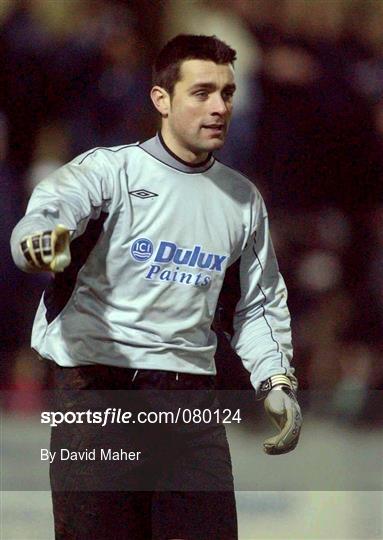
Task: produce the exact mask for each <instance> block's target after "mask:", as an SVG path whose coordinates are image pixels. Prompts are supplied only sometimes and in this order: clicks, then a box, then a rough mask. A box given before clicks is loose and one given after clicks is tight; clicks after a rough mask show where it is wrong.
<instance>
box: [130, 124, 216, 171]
mask: <svg viewBox="0 0 383 540" xmlns="http://www.w3.org/2000/svg"><path fill="white" fill-rule="evenodd" d="M139 146H140V148H142V149H143V150H145V152H147V153H148V154H150V155H151V156H153V157H155V158H156V159H158V160H159V161H161V162H162V163H165V164H166V165H169V167H172V168H173V169H177V171H181V172H186V173H201V172H205V171H207V170H208V169H210V167H211V166H212V165H213V163H214V161H215V160H214V157H213V155H212V154H209V155H208V157H207V158H206V159H205V161H203V162H202V163H197V164H193V163H188V162H187V161H184V160H182V159H181V158H179V157H178V156H176V155H175V154H174V153H173V152H172V151H171V150H170V148H168V147H167V146H166V144H165V142H164V140H163V138H162V136H161V133H157V135H156V136H155V137H153V138H152V139H148V140H147V141H145V142H143V143H141V144H140V145H139Z"/></svg>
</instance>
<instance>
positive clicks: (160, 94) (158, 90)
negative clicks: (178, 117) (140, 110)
mask: <svg viewBox="0 0 383 540" xmlns="http://www.w3.org/2000/svg"><path fill="white" fill-rule="evenodd" d="M150 97H151V99H152V101H153V105H154V106H155V108H156V109H157V111H158V112H159V113H160V114H161V116H162V117H163V118H166V117H167V116H168V114H169V110H170V96H169V94H168V92H167V91H166V90H165V89H164V88H162V87H161V86H153V88H152V89H151V92H150Z"/></svg>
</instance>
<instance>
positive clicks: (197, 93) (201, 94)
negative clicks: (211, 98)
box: [194, 90, 208, 98]
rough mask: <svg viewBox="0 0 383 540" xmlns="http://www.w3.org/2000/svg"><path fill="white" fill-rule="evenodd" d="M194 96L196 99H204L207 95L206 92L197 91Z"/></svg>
mask: <svg viewBox="0 0 383 540" xmlns="http://www.w3.org/2000/svg"><path fill="white" fill-rule="evenodd" d="M194 95H195V96H197V97H201V98H205V97H207V95H208V93H207V92H206V90H199V91H198V92H196V93H195V94H194Z"/></svg>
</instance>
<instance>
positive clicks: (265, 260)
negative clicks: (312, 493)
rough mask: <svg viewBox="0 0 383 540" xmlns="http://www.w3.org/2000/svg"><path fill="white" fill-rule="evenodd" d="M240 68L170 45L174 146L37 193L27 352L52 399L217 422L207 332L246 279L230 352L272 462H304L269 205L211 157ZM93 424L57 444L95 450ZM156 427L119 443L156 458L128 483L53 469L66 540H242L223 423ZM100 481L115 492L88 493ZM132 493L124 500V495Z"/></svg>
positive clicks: (160, 138)
mask: <svg viewBox="0 0 383 540" xmlns="http://www.w3.org/2000/svg"><path fill="white" fill-rule="evenodd" d="M235 54H236V53H235V51H234V50H233V49H231V48H230V47H228V46H227V45H226V44H225V43H223V42H221V41H220V40H218V39H217V38H215V37H207V36H192V35H179V36H177V37H176V38H174V39H173V40H171V41H170V42H169V43H168V44H167V45H166V46H165V47H164V49H163V50H162V51H161V52H160V54H159V56H158V58H157V60H156V62H155V65H154V86H153V88H152V90H151V98H152V101H153V103H154V106H155V107H156V109H157V110H158V112H159V113H160V115H161V119H162V123H161V132H160V133H159V134H158V135H157V136H156V137H154V138H152V139H150V140H148V141H145V142H143V143H136V144H133V145H127V146H120V147H114V148H95V149H93V150H90V151H89V152H86V153H85V154H83V155H81V156H79V157H77V158H75V159H74V160H73V161H72V162H70V163H69V164H67V165H65V166H64V167H62V168H61V169H59V170H58V171H57V172H55V173H54V174H53V175H51V176H50V177H49V178H47V179H46V180H45V181H43V182H41V183H40V184H39V185H38V186H37V188H36V189H35V191H34V193H33V195H32V197H31V200H30V203H29V206H28V209H27V213H26V216H25V217H24V218H23V219H22V220H21V221H20V223H19V224H18V225H17V227H16V228H15V230H14V232H13V236H12V240H11V244H12V253H13V257H14V260H15V262H16V264H17V265H18V266H19V267H20V268H22V269H23V270H25V271H41V270H42V271H53V272H54V273H55V277H54V280H53V283H52V285H51V287H50V288H49V289H48V290H47V291H46V292H45V293H44V295H43V298H42V300H41V303H40V306H39V309H38V312H37V315H36V320H35V324H34V328H33V334H32V347H33V348H34V349H35V350H36V351H37V352H38V353H39V355H40V356H41V357H43V358H45V359H48V360H50V361H52V362H51V365H52V366H54V371H55V385H56V388H59V389H61V390H62V389H75V390H76V391H77V390H82V389H90V390H92V391H94V393H93V394H92V398H91V400H93V401H97V399H102V396H101V394H97V391H98V390H100V389H101V390H104V389H115V390H132V389H134V390H145V391H149V394H148V395H149V397H147V396H148V395H145V397H143V398H142V399H141V398H140V399H139V400H136V399H132V398H131V395H132V394H133V395H134V393H132V392H130V393H129V396H128V397H123V403H125V405H126V403H128V404H129V406H131V407H133V409H134V408H135V407H136V408H137V409H139V408H140V407H143V408H144V409H145V410H147V411H148V410H158V411H160V410H166V407H169V409H170V410H173V411H175V410H176V409H177V407H179V406H180V405H181V406H182V408H183V410H184V409H186V408H187V407H189V408H190V409H193V410H195V409H196V408H197V409H204V410H205V409H206V410H209V411H211V412H214V411H216V410H217V404H216V397H215V395H214V390H213V388H212V386H213V385H214V375H215V365H214V352H215V348H216V336H215V334H214V332H213V331H212V330H211V324H212V320H213V317H214V314H215V311H216V306H217V302H218V297H219V294H220V291H221V289H222V287H223V283H224V277H225V273H226V271H227V269H228V268H229V267H230V269H233V268H234V269H238V270H239V273H240V299H239V302H238V303H237V306H236V311H235V317H234V323H233V331H234V335H233V339H232V346H233V347H234V348H235V350H236V352H237V353H238V355H239V356H240V357H241V359H242V361H243V364H244V366H245V367H246V368H247V370H248V371H249V372H250V378H251V382H252V384H253V386H254V388H255V391H256V393H257V394H258V396H259V397H266V400H265V406H266V409H267V411H268V412H269V414H270V415H271V417H272V419H273V420H274V421H275V422H276V424H277V425H278V427H279V429H280V433H279V434H278V435H277V436H275V437H273V438H271V439H269V440H268V441H266V442H265V444H264V446H265V450H266V452H267V453H270V454H279V453H284V452H287V451H289V450H291V449H293V448H294V447H295V445H296V443H297V441H298V437H299V431H300V425H301V414H300V409H299V406H298V404H297V402H296V399H295V390H296V379H295V377H294V375H293V371H294V370H293V369H292V368H291V367H290V362H289V361H290V358H291V339H290V318H289V313H288V309H287V306H286V296H287V295H286V289H285V285H284V282H283V279H282V277H281V276H280V274H279V272H278V267H277V263H276V259H275V255H274V251H273V248H272V244H271V240H270V236H269V230H268V220H267V213H266V209H265V206H264V203H263V201H262V198H261V196H260V194H259V192H258V191H257V189H256V188H255V187H254V185H253V184H252V183H251V182H249V181H248V180H247V179H245V178H244V177H243V176H242V175H241V174H240V173H238V172H236V171H234V170H232V169H229V168H228V167H226V166H225V165H223V164H221V163H220V162H218V161H217V160H215V158H214V157H213V155H212V152H213V151H214V150H217V149H219V148H221V147H222V146H223V144H224V141H225V137H226V133H227V129H228V126H229V121H230V117H231V113H232V108H233V95H234V92H235V82H234V69H233V64H234V60H235ZM229 272H230V270H229ZM157 390H159V391H161V392H156V391H157ZM177 390H184V391H186V393H187V397H186V398H185V397H184V394H183V393H177ZM152 391H154V393H153V392H152ZM79 395H80V393H79V392H78V393H77V394H75V398H73V396H71V399H67V400H66V399H65V397H62V398H61V401H62V402H63V408H64V409H65V410H73V407H74V405H73V403H74V402H75V407H77V409H79V410H81V408H82V410H85V409H86V406H85V405H84V406H83V407H82V406H81V403H82V402H81V400H82V399H83V397H79ZM124 395H125V394H124ZM137 395H138V394H137ZM95 396H96V398H95ZM124 400H125V401H124ZM69 402H70V403H69ZM137 403H139V405H137ZM79 404H80V405H79ZM71 407H72V409H71ZM125 408H129V407H126V406H125ZM104 410H105V408H104ZM82 426H83V424H79V425H78V426H76V429H79V430H81V429H82V430H83V431H81V432H79V431H75V433H74V434H72V435H73V438H72V439H68V437H72V435H69V433H70V432H69V429H67V428H65V429H64V428H63V430H61V432H60V433H59V432H57V431H56V430H57V428H53V430H52V443H51V444H52V447H53V448H59V447H63V445H64V444H66V448H69V447H70V446H71V444H72V445H73V444H74V442H73V440H76V444H77V447H78V445H80V446H81V443H82V448H84V447H85V446H86V445H85V446H84V438H85V442H86V443H87V446H88V447H91V446H90V444H89V439H87V437H88V435H89V434H88V435H87V433H88V432H86V430H85V431H84V428H83V427H82ZM141 427H142V426H140V428H141ZM155 428H156V429H155V430H154V431H153V432H149V431H148V430H147V431H145V430H142V429H138V428H137V429H138V431H137V430H133V426H132V425H129V426H128V427H127V428H126V427H125V430H123V431H122V432H121V431H120V432H119V433H118V434H117V435H116V437H117V438H120V437H122V439H124V437H125V439H126V440H127V441H129V442H130V443H131V442H132V441H134V443H135V444H140V445H141V446H142V447H141V448H137V449H138V450H142V453H143V456H144V460H143V461H141V462H137V463H134V464H129V465H128V464H126V468H125V469H115V468H112V469H110V470H108V474H105V473H103V472H102V469H101V468H94V469H91V473H89V469H87V470H86V471H85V472H84V469H82V468H81V467H79V468H77V469H75V468H73V467H74V466H72V464H71V465H70V467H69V466H68V465H67V464H65V467H64V469H63V468H62V467H61V468H60V466H58V465H55V464H52V467H51V482H52V491H53V504H54V514H55V528H56V537H57V538H72V537H78V538H116V537H121V538H129V539H130V538H134V539H136V538H142V539H148V538H158V539H160V538H161V539H165V538H166V539H167V540H169V539H175V538H177V539H180V538H182V539H188V540H189V539H204V540H207V539H213V538H217V539H220V540H225V539H227V540H229V539H230V540H231V539H235V538H237V526H236V513H235V501H234V495H233V490H234V488H233V479H232V472H231V462H230V456H229V451H228V446H227V441H226V437H225V433H224V428H223V426H222V425H221V424H219V423H218V424H217V423H214V422H210V423H209V422H207V423H198V422H195V423H193V422H192V423H187V421H184V422H179V423H178V424H177V423H176V424H174V425H171V426H170V425H166V426H159V425H157V426H155ZM79 433H80V434H79ZM100 433H101V432H100V429H99V430H98V432H97V435H95V434H94V433H93V435H92V436H91V437H93V438H92V439H91V440H92V444H93V443H94V440H95V438H97V437H98V436H100V437H102V435H101V434H100ZM102 433H104V432H102ZM108 437H109V435H108ZM113 437H114V435H113ZM109 440H110V437H109ZM119 440H120V439H119ZM65 441H66V443H65ZM103 441H104V442H105V439H103ZM104 442H103V443H102V444H104ZM100 444H101V443H100ZM159 452H161V459H160V465H158V454H159ZM156 457H157V462H156ZM124 465H125V464H124ZM88 466H89V464H88ZM68 467H69V468H68ZM95 467H96V466H95ZM148 471H149V472H150V474H149V473H148ZM98 475H101V477H103V478H102V482H101V483H99V484H97V485H96V484H92V481H89V478H94V477H95V476H97V477H98ZM107 477H108V478H109V479H110V478H113V481H112V482H111V483H112V486H110V484H108V482H107V480H108V478H107ZM63 478H64V481H62V479H63ZM122 478H124V480H125V478H128V479H129V482H128V489H125V487H126V485H125V484H124V490H122V488H121V492H119V493H116V492H114V493H113V492H111V493H112V495H113V496H112V495H111V493H108V489H110V490H113V485H114V484H113V483H114V482H116V486H117V484H118V486H117V487H115V488H114V489H116V491H118V490H119V489H120V487H119V486H120V482H121V481H122ZM84 479H85V480H86V481H85V480H84ZM143 479H145V482H144V481H143ZM146 480H148V481H149V483H146ZM81 482H83V483H81ZM89 482H90V483H89ZM146 490H147V491H146ZM150 517H151V519H150ZM76 535H77V536H76Z"/></svg>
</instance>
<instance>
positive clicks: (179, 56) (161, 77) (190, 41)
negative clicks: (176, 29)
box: [153, 34, 237, 95]
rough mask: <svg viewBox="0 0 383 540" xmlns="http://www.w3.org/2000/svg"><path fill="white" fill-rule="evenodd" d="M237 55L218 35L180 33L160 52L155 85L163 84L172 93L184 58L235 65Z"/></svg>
mask: <svg viewBox="0 0 383 540" xmlns="http://www.w3.org/2000/svg"><path fill="white" fill-rule="evenodd" d="M236 57H237V53H236V51H235V50H234V49H232V48H231V47H229V45H226V43H224V42H223V41H221V40H220V39H218V38H217V37H216V36H196V35H192V34H179V35H178V36H176V37H175V38H173V39H171V40H170V41H168V43H167V44H166V45H165V47H164V48H163V49H162V50H161V51H160V53H159V54H158V56H157V58H156V60H155V62H154V65H153V85H158V86H161V87H162V88H164V89H165V90H166V91H167V92H168V93H169V94H170V95H172V94H173V90H174V86H175V84H176V83H177V82H178V81H179V80H180V75H181V74H180V67H181V64H182V62H183V61H184V60H212V61H213V62H215V63H216V64H231V65H234V61H235V60H236Z"/></svg>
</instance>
